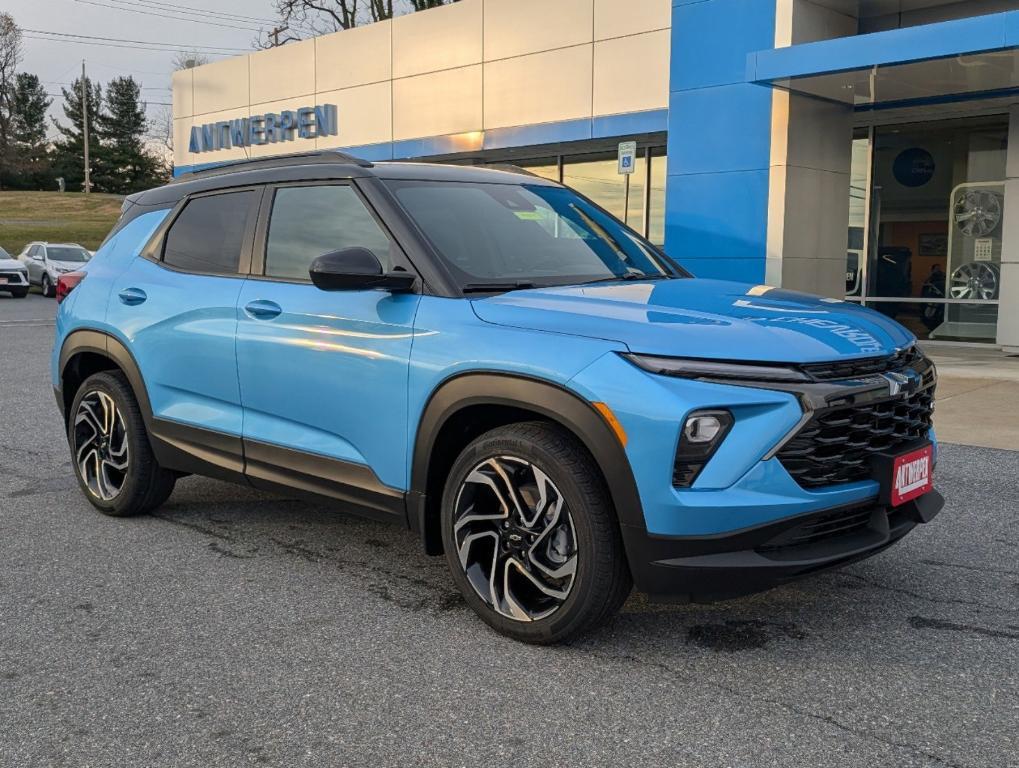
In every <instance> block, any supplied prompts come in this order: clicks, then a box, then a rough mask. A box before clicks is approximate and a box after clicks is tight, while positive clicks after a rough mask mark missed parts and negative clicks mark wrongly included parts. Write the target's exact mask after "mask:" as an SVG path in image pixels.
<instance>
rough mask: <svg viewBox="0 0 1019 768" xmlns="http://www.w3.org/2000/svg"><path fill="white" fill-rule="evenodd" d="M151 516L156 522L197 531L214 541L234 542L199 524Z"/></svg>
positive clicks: (213, 529) (220, 532)
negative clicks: (159, 521) (160, 521)
mask: <svg viewBox="0 0 1019 768" xmlns="http://www.w3.org/2000/svg"><path fill="white" fill-rule="evenodd" d="M151 516H152V517H154V518H156V519H157V520H162V521H164V522H167V523H170V524H171V525H179V526H180V527H181V528H189V529H190V530H192V531H197V532H198V533H202V534H205V535H206V536H212V537H213V538H215V539H221V540H222V541H230V542H232V541H233V540H234V539H233V537H232V536H230V535H229V534H226V533H223V532H222V531H217V530H216V529H215V528H210V527H209V526H207V525H202V524H201V523H196V522H192V521H190V520H181V519H180V518H177V517H169V516H167V515H156V514H153V515H151Z"/></svg>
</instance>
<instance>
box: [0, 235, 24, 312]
mask: <svg viewBox="0 0 1019 768" xmlns="http://www.w3.org/2000/svg"><path fill="white" fill-rule="evenodd" d="M0 291H7V292H8V293H9V294H11V296H13V297H14V298H16V299H23V298H25V296H26V295H28V270H27V268H26V267H25V265H24V264H22V263H21V262H20V261H18V260H17V259H13V258H11V255H10V254H9V253H7V251H5V250H4V249H3V248H0Z"/></svg>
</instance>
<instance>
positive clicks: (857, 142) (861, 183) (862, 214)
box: [846, 131, 870, 296]
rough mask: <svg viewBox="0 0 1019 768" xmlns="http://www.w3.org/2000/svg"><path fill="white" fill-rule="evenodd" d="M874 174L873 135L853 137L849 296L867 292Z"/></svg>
mask: <svg viewBox="0 0 1019 768" xmlns="http://www.w3.org/2000/svg"><path fill="white" fill-rule="evenodd" d="M869 175H870V138H869V137H868V136H867V135H866V131H864V135H863V136H862V137H861V136H859V135H857V136H856V137H854V139H853V161H852V165H851V167H850V169H849V240H848V242H847V243H846V296H860V295H861V294H862V293H863V266H864V247H865V245H864V244H865V243H866V232H865V230H866V227H867V178H868V176H869Z"/></svg>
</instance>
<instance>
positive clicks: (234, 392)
mask: <svg viewBox="0 0 1019 768" xmlns="http://www.w3.org/2000/svg"><path fill="white" fill-rule="evenodd" d="M57 291H58V298H60V300H61V304H60V307H59V312H58V316H57V333H56V344H55V347H54V351H53V358H52V375H53V385H54V388H55V390H56V398H57V403H58V404H59V406H60V410H61V413H62V414H63V417H64V420H65V422H66V425H67V437H68V441H69V443H70V448H71V453H72V457H73V466H74V471H75V473H76V474H77V478H78V481H79V483H80V486H81V489H82V491H83V492H84V494H85V496H86V497H87V498H88V500H89V501H90V502H91V503H92V504H93V505H94V506H96V507H97V508H98V509H99V510H100V511H102V512H104V513H106V514H109V515H132V514H136V513H140V512H145V511H148V510H152V509H154V508H155V507H157V506H159V505H160V504H162V503H163V502H164V501H165V500H166V499H167V497H169V495H170V493H171V491H172V490H173V486H174V483H175V481H176V480H177V479H178V478H180V477H182V476H184V475H187V474H192V473H195V474H201V475H208V476H211V477H217V478H222V479H225V480H232V481H236V482H239V483H242V484H249V485H252V486H255V487H257V488H263V489H269V490H274V491H280V492H282V493H285V494H287V495H304V496H309V497H312V498H317V499H320V500H321V499H322V498H326V499H331V500H333V501H335V502H338V503H339V505H340V506H342V507H344V508H348V509H351V510H354V511H358V512H360V513H363V514H365V515H368V516H370V517H373V518H376V519H379V520H388V521H391V522H394V523H397V524H398V525H402V526H406V527H408V528H410V530H411V531H413V532H414V533H415V534H416V535H418V536H419V537H420V539H421V542H422V544H423V546H424V548H425V550H426V551H427V552H429V553H431V554H435V555H438V554H442V553H445V557H446V559H447V560H448V563H449V567H450V570H451V572H452V576H453V579H454V581H455V582H456V584H457V586H458V587H459V589H460V591H461V592H462V593H463V596H464V598H465V600H466V601H467V603H468V604H469V605H470V606H471V607H472V608H473V609H474V610H475V611H476V612H477V613H478V614H479V615H480V616H481V618H482V619H484V620H485V621H486V622H487V623H488V624H490V625H491V626H492V627H494V628H495V629H496V630H498V631H500V632H502V633H504V634H506V635H509V636H511V637H514V638H517V639H520V640H524V641H528V642H535V643H551V642H556V641H563V640H566V639H568V638H570V637H573V636H576V635H577V634H578V633H581V632H584V631H586V630H589V629H591V628H593V627H595V626H597V625H599V624H600V623H602V622H604V621H606V620H607V619H608V618H610V617H611V616H612V615H613V614H614V613H615V612H616V611H617V610H618V609H619V607H620V606H621V605H622V603H623V601H624V600H625V599H626V597H627V595H628V594H629V593H630V591H631V589H632V588H633V587H634V586H636V588H637V589H639V590H641V591H643V592H646V593H648V594H649V595H650V596H651V597H652V598H654V599H680V600H715V599H721V598H726V597H732V596H737V595H743V594H747V593H750V592H755V591H759V590H762V589H766V588H768V587H771V586H773V585H775V584H779V583H781V582H784V581H787V580H789V579H793V578H796V577H799V576H802V575H805V574H809V573H814V572H817V571H821V570H824V569H827V568H831V567H834V566H839V565H843V564H845V563H849V562H852V561H855V560H859V559H862V558H865V557H869V556H870V555H873V554H875V553H876V552H879V551H881V550H883V549H884V548H886V547H888V546H890V545H891V544H893V543H894V542H896V541H898V540H899V539H900V538H902V536H904V535H905V534H906V533H908V532H909V531H910V530H911V529H913V528H914V527H915V526H916V525H917V524H918V523H923V522H927V521H929V520H930V519H931V518H932V517H933V516H934V515H935V514H937V512H938V511H939V510H940V508H941V506H942V504H943V500H942V498H941V497H940V496H939V495H938V493H937V491H935V490H934V489H933V487H932V484H931V476H932V471H933V466H934V462H935V460H936V447H935V444H934V436H933V432H932V430H931V413H932V410H933V398H934V387H935V382H936V373H935V370H934V366H933V365H932V364H931V362H930V361H929V360H928V359H927V358H926V357H925V356H924V355H923V353H922V352H921V351H920V350H919V349H918V348H917V346H916V343H915V341H916V340H915V338H914V337H913V336H912V335H911V334H910V333H909V332H908V331H906V330H905V329H904V328H902V327H901V326H899V325H897V324H896V323H894V322H893V321H891V320H889V319H888V318H886V317H884V316H882V315H880V314H877V313H875V312H872V311H869V310H867V309H864V308H861V307H859V306H856V305H853V304H850V303H845V302H843V301H838V300H833V299H823V298H816V297H812V296H808V295H805V294H800V293H793V292H790V291H783V290H777V289H772V288H769V287H767V286H754V285H745V284H738V283H730V282H720V281H714V280H697V279H693V278H691V276H690V275H689V274H688V273H687V272H685V271H684V270H683V269H682V267H680V266H679V265H678V264H677V263H675V262H674V261H673V260H671V259H670V258H669V257H668V256H666V255H665V254H664V253H662V252H661V251H660V250H658V249H657V248H655V247H654V246H653V245H651V244H650V243H649V242H647V241H646V240H645V239H643V238H642V237H640V236H639V235H638V234H636V233H635V232H633V231H632V230H630V229H628V228H627V227H625V226H624V225H623V224H621V223H620V222H619V221H617V220H616V219H614V218H613V217H612V216H611V215H609V214H608V213H606V212H605V211H604V210H602V209H601V208H599V207H598V206H597V205H595V204H594V203H592V202H591V201H590V200H587V199H586V198H584V197H582V196H580V195H579V194H577V193H576V192H574V191H572V190H570V189H568V188H566V187H563V186H561V185H559V184H556V183H553V182H550V181H546V180H544V179H541V178H538V177H535V176H532V175H530V174H527V173H525V172H522V171H519V170H515V169H505V170H495V169H481V168H472V167H462V166H461V167H453V166H441V165H430V164H415V163H379V164H374V165H373V164H371V163H367V162H363V161H359V160H356V159H354V158H351V157H348V156H345V155H342V154H340V153H336V152H321V153H311V154H307V155H298V156H291V157H286V158H275V159H264V160H256V161H246V162H242V163H239V164H235V165H227V166H222V167H220V168H217V169H213V170H207V171H203V172H200V173H196V174H193V175H190V176H187V177H184V178H183V179H180V180H177V181H175V182H173V183H171V184H168V185H166V186H163V187H160V188H158V189H153V190H150V191H147V192H144V193H140V194H137V195H134V196H132V197H129V198H128V199H127V201H126V202H125V204H124V209H123V213H122V215H121V218H120V220H119V222H118V223H117V225H116V227H115V228H114V230H113V231H112V232H111V233H110V235H109V237H108V238H107V240H106V242H105V243H104V245H103V246H102V248H101V249H100V250H99V252H98V253H97V254H96V256H95V258H93V259H92V260H91V261H90V262H89V263H88V264H87V265H86V266H85V267H84V268H83V269H82V270H81V271H79V272H74V273H69V274H65V275H62V276H61V278H60V283H59V285H58V286H57Z"/></svg>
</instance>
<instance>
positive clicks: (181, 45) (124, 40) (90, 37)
mask: <svg viewBox="0 0 1019 768" xmlns="http://www.w3.org/2000/svg"><path fill="white" fill-rule="evenodd" d="M21 31H22V32H28V33H31V34H34V35H53V36H55V37H75V38H82V39H84V40H102V41H105V42H114V43H137V44H139V45H153V46H160V47H171V48H173V49H175V50H187V51H196V52H201V51H202V50H203V49H209V50H215V51H236V52H237V53H244V52H247V51H248V50H249V49H247V48H229V47H227V46H219V45H192V44H185V43H163V42H159V41H153V40H131V39H128V38H123V37H102V36H99V35H77V34H74V33H71V32H50V31H48V30H45V29H26V28H24V27H23V28H22V29H21Z"/></svg>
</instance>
